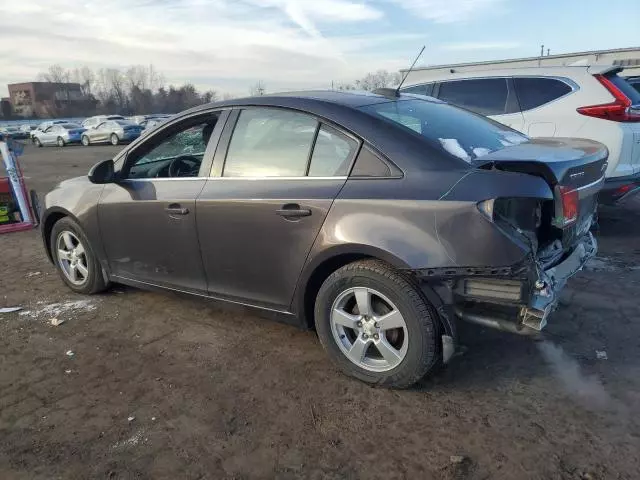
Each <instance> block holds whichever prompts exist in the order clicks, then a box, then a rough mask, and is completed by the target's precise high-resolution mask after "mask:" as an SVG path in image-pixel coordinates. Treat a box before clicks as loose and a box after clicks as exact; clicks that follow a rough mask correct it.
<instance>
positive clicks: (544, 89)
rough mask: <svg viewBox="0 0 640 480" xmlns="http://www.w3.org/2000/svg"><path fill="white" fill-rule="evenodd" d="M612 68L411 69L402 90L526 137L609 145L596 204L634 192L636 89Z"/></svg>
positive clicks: (639, 155)
mask: <svg viewBox="0 0 640 480" xmlns="http://www.w3.org/2000/svg"><path fill="white" fill-rule="evenodd" d="M621 71H622V68H620V67H613V66H596V65H591V66H571V67H527V68H510V69H504V70H484V71H465V70H464V68H462V69H454V70H453V72H452V73H451V72H446V73H438V72H431V71H421V70H416V71H414V72H411V73H410V74H409V76H408V77H407V82H406V83H407V84H408V85H411V86H408V87H406V88H403V91H404V92H407V93H417V94H421V95H430V96H433V97H437V98H439V99H442V100H445V101H447V102H449V103H453V104H456V105H458V106H461V107H464V108H467V109H469V110H471V111H474V112H477V113H480V114H482V115H487V116H489V117H490V118H493V119H495V120H497V121H499V122H501V123H504V124H505V125H508V126H510V127H512V128H515V129H516V130H519V131H521V132H524V133H526V134H528V135H529V136H531V137H582V138H590V139H593V140H597V141H599V142H601V143H603V144H605V145H606V146H607V148H608V149H609V165H608V167H607V174H606V182H605V186H604V187H603V191H602V193H601V195H600V201H601V202H602V203H609V204H611V203H616V202H618V201H621V200H623V199H625V198H628V197H629V196H630V195H632V194H634V193H636V192H640V93H638V92H637V91H636V90H634V89H633V88H632V87H631V85H629V83H628V82H627V81H626V80H625V79H624V78H623V77H621V76H620V75H619V74H620V73H621Z"/></svg>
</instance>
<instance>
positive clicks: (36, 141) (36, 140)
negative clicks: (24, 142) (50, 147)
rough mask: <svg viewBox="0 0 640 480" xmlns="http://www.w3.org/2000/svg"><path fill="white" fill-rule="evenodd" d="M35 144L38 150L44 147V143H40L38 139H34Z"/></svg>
mask: <svg viewBox="0 0 640 480" xmlns="http://www.w3.org/2000/svg"><path fill="white" fill-rule="evenodd" d="M33 143H34V144H35V146H36V147H38V148H40V147H42V142H41V141H40V139H39V138H38V137H33Z"/></svg>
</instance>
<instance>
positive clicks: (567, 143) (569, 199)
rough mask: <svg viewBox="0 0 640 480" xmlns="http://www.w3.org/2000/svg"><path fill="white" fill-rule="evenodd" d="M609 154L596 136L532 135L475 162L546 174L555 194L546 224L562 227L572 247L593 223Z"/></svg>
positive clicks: (564, 239) (566, 244) (566, 242)
mask: <svg viewBox="0 0 640 480" xmlns="http://www.w3.org/2000/svg"><path fill="white" fill-rule="evenodd" d="M608 156H609V152H608V150H607V148H606V147H605V146H604V145H603V144H601V143H599V142H595V141H593V140H586V139H575V138H532V139H531V140H530V141H528V142H525V143H521V144H519V145H513V146H508V147H505V148H502V149H500V150H497V151H495V152H491V153H489V154H487V155H484V156H482V157H481V158H478V159H477V160H475V161H474V162H473V165H474V166H476V167H478V168H483V169H491V168H496V169H498V170H505V171H511V172H520V173H527V174H530V175H535V176H539V177H542V178H543V179H544V180H545V181H546V182H547V184H548V185H549V186H550V187H551V190H552V191H553V196H554V200H553V206H551V209H550V212H548V215H547V216H546V222H547V224H549V225H542V228H551V227H553V228H556V229H558V230H559V231H560V239H561V241H562V244H563V246H564V247H565V248H569V247H571V246H573V245H574V244H575V243H576V242H577V241H578V239H579V238H580V237H581V236H582V235H584V234H585V233H586V232H587V231H588V230H589V227H590V226H591V222H592V220H593V216H594V213H595V211H596V208H597V203H598V192H599V191H600V189H601V188H602V184H603V182H604V172H605V170H606V167H607V158H608ZM567 215H569V216H568V217H567ZM544 220H545V219H544V216H543V221H544Z"/></svg>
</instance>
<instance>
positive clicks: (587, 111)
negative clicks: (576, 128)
mask: <svg viewBox="0 0 640 480" xmlns="http://www.w3.org/2000/svg"><path fill="white" fill-rule="evenodd" d="M594 77H595V79H596V80H598V82H600V83H601V84H602V86H603V87H604V88H606V89H607V90H608V91H609V93H610V94H611V95H613V97H614V98H615V100H614V101H613V102H611V103H603V104H601V105H590V106H588V107H580V108H578V109H577V111H578V113H581V114H582V115H587V116H589V117H596V118H602V119H604V120H611V121H614V122H640V112H639V111H636V110H634V109H632V108H631V105H632V103H631V99H629V97H627V96H626V95H625V94H624V93H623V92H622V91H621V90H620V89H619V88H618V87H616V86H615V85H614V84H613V82H612V81H611V80H609V79H608V78H607V77H605V76H604V75H600V74H598V75H594Z"/></svg>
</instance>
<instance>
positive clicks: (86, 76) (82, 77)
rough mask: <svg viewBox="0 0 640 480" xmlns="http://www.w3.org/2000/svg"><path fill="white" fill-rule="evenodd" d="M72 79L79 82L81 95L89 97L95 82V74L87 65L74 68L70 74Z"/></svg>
mask: <svg viewBox="0 0 640 480" xmlns="http://www.w3.org/2000/svg"><path fill="white" fill-rule="evenodd" d="M72 78H73V81H74V82H76V83H79V84H80V88H81V89H82V95H83V96H85V97H89V96H91V95H92V94H93V90H94V88H95V83H96V74H95V73H94V72H93V70H91V69H90V68H89V67H87V66H84V67H81V68H76V69H75V70H74V71H73V75H72Z"/></svg>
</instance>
